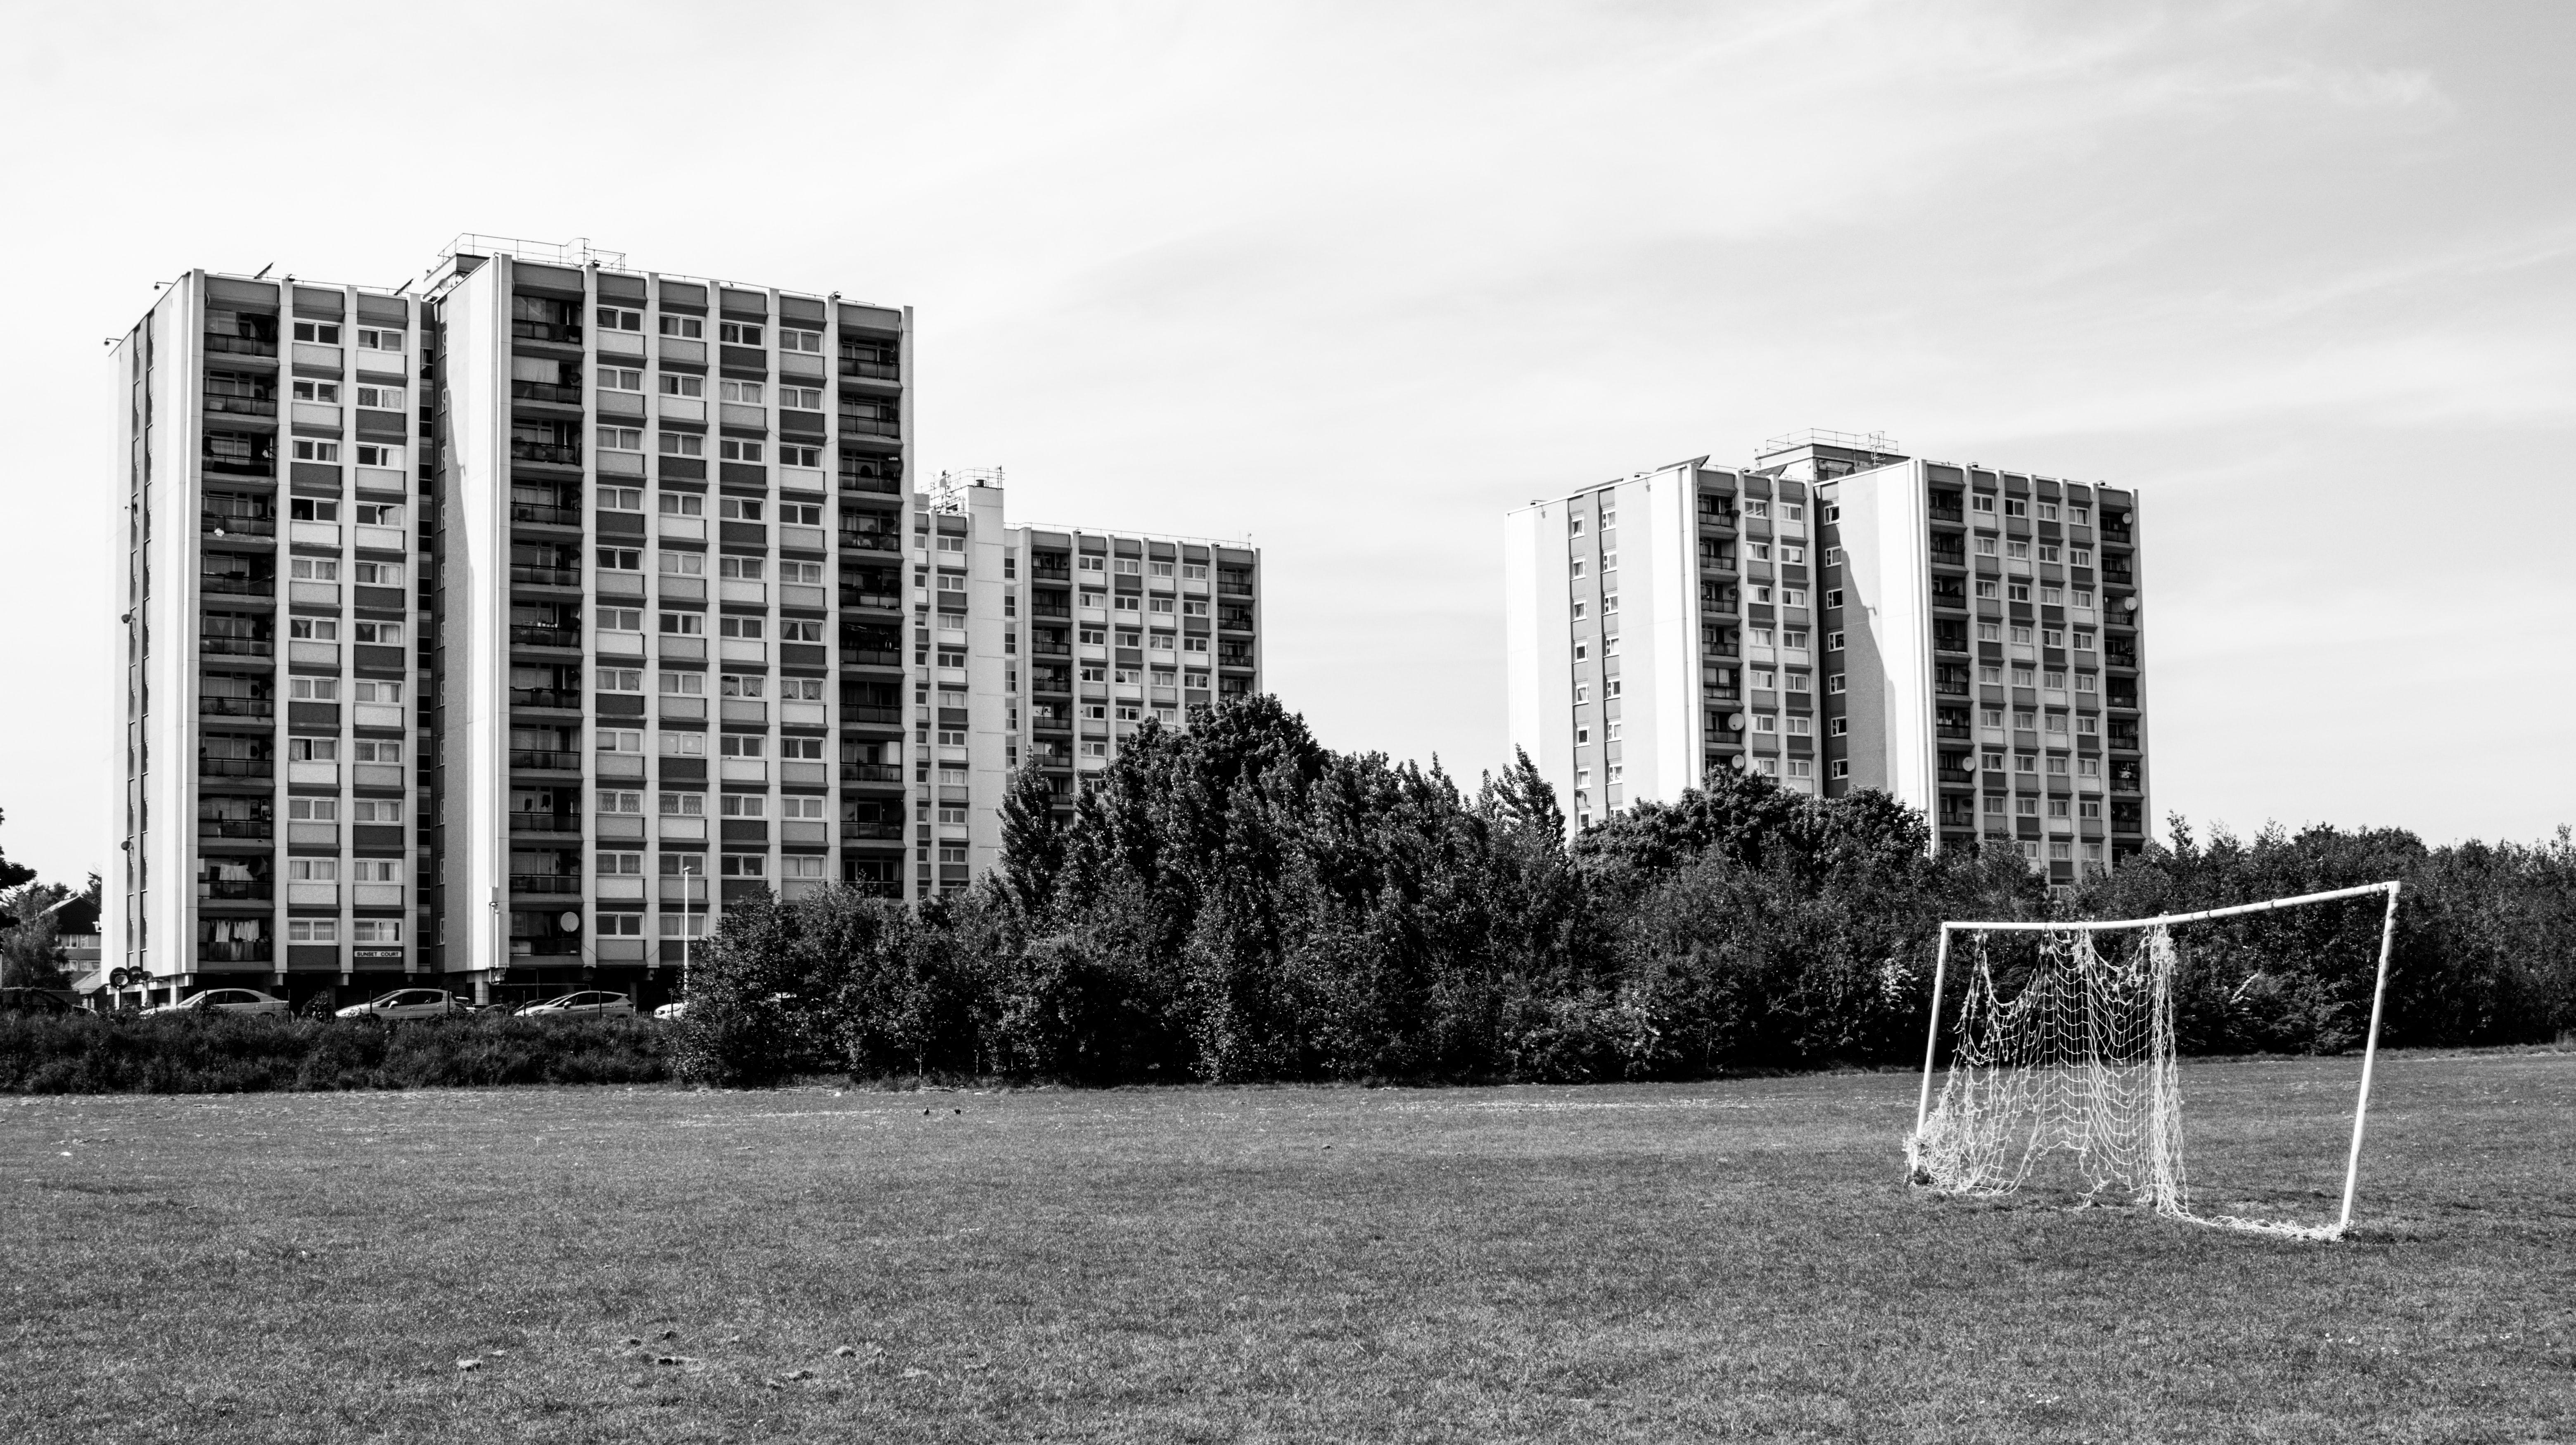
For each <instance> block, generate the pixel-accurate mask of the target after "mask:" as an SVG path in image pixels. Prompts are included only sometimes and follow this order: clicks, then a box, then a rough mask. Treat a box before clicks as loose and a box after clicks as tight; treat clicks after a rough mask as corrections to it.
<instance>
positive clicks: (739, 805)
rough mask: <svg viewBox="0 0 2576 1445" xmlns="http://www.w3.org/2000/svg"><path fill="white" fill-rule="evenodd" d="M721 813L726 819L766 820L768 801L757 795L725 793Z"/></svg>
mask: <svg viewBox="0 0 2576 1445" xmlns="http://www.w3.org/2000/svg"><path fill="white" fill-rule="evenodd" d="M722 812H723V815H724V816H725V817H728V818H766V817H768V816H769V799H767V798H765V797H763V796H761V795H760V794H758V793H727V794H725V795H724V807H723V809H722Z"/></svg>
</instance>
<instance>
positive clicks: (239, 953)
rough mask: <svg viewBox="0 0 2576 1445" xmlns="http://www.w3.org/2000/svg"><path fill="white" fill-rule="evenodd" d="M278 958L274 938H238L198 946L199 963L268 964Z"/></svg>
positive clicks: (201, 943)
mask: <svg viewBox="0 0 2576 1445" xmlns="http://www.w3.org/2000/svg"><path fill="white" fill-rule="evenodd" d="M276 956H277V940H275V939H273V938H237V939H234V940H232V941H231V942H228V943H204V942H200V943H199V944H198V945H197V962H199V963H266V962H268V961H269V960H271V959H273V958H275V957H276Z"/></svg>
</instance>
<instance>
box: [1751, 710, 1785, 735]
mask: <svg viewBox="0 0 2576 1445" xmlns="http://www.w3.org/2000/svg"><path fill="white" fill-rule="evenodd" d="M1753 730H1754V731H1755V732H1757V733H1776V732H1778V731H1779V730H1780V719H1779V718H1778V717H1776V716H1774V715H1772V714H1770V713H1767V712H1761V713H1755V714H1754V715H1753Z"/></svg>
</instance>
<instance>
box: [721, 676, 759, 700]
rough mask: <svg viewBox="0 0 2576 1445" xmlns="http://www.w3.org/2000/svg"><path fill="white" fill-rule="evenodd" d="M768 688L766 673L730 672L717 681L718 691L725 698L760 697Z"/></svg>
mask: <svg viewBox="0 0 2576 1445" xmlns="http://www.w3.org/2000/svg"><path fill="white" fill-rule="evenodd" d="M768 687H769V674H767V673H765V672H728V673H726V674H724V675H723V676H722V677H720V678H718V679H717V680H716V691H717V693H718V694H720V695H722V696H724V697H758V696H760V695H761V694H762V693H763V692H764V691H766V690H767V689H768Z"/></svg>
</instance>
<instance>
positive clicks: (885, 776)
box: [841, 709, 903, 784]
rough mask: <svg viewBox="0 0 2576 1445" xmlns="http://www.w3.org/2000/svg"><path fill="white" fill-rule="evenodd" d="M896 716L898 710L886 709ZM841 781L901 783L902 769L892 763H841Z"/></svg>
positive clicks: (898, 712)
mask: <svg viewBox="0 0 2576 1445" xmlns="http://www.w3.org/2000/svg"><path fill="white" fill-rule="evenodd" d="M887 710H888V711H891V712H896V713H897V714H898V719H899V718H900V710H899V709H887ZM841 781H842V782H845V783H898V784H899V783H901V782H902V781H903V769H902V768H900V767H898V766H896V765H895V764H893V763H843V764H841Z"/></svg>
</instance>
